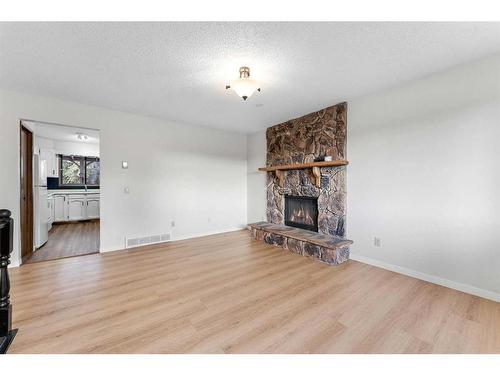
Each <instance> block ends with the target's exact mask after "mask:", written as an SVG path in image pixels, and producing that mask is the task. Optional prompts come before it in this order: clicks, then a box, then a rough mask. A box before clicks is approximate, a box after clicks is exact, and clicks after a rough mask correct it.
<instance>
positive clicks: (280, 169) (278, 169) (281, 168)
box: [259, 160, 349, 188]
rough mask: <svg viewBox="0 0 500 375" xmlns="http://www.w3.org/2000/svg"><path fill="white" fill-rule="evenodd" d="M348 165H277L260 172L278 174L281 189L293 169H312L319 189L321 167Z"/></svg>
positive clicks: (321, 163)
mask: <svg viewBox="0 0 500 375" xmlns="http://www.w3.org/2000/svg"><path fill="white" fill-rule="evenodd" d="M347 164H349V162H348V161H347V160H332V161H314V162H311V163H298V164H284V165H276V166H274V167H262V168H259V171H261V172H274V173H275V174H276V177H278V180H279V185H280V187H283V186H284V182H285V171H290V170H292V169H307V168H311V169H312V173H313V175H314V185H316V187H318V188H319V187H320V186H321V171H320V168H321V167H339V166H342V165H347Z"/></svg>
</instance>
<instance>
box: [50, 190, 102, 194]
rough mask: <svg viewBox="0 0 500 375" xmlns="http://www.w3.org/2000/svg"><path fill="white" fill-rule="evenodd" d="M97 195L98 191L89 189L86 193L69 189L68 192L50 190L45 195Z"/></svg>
mask: <svg viewBox="0 0 500 375" xmlns="http://www.w3.org/2000/svg"><path fill="white" fill-rule="evenodd" d="M99 193H100V191H99V189H89V190H87V191H85V190H80V189H70V190H64V189H52V190H47V194H99Z"/></svg>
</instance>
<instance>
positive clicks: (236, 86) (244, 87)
mask: <svg viewBox="0 0 500 375" xmlns="http://www.w3.org/2000/svg"><path fill="white" fill-rule="evenodd" d="M228 89H233V90H234V91H235V92H236V94H238V95H239V96H240V97H241V98H243V100H247V99H248V98H249V97H251V96H252V94H253V93H254V92H255V91H258V92H260V87H259V84H258V83H257V82H256V81H254V80H253V79H251V78H250V68H248V67H246V66H242V67H241V68H240V78H239V79H236V80H234V81H232V82H231V84H230V85H226V90H228Z"/></svg>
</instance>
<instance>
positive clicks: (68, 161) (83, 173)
mask: <svg viewBox="0 0 500 375" xmlns="http://www.w3.org/2000/svg"><path fill="white" fill-rule="evenodd" d="M100 172H101V168H100V161H99V158H94V157H85V156H73V155H61V174H60V178H59V185H61V186H64V185H66V186H78V185H90V186H99V183H100Z"/></svg>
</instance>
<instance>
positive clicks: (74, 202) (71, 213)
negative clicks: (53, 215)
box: [68, 195, 87, 221]
mask: <svg viewBox="0 0 500 375" xmlns="http://www.w3.org/2000/svg"><path fill="white" fill-rule="evenodd" d="M86 216H87V215H86V214H85V195H69V196H68V220H69V221H73V220H84V219H86Z"/></svg>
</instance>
